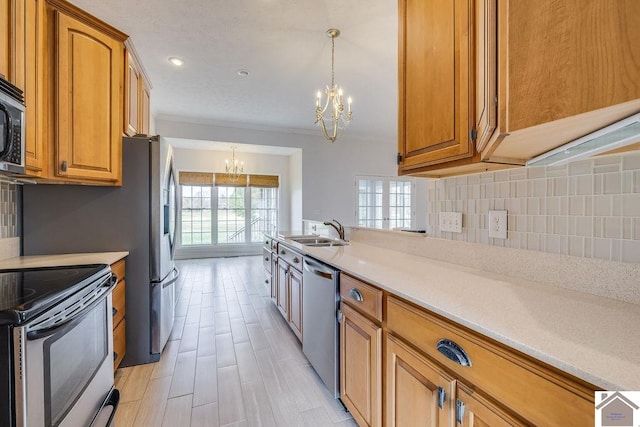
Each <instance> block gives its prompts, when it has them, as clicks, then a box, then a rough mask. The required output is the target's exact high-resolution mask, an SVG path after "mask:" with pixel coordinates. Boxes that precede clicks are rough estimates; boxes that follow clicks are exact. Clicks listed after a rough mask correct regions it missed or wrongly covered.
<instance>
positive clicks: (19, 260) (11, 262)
mask: <svg viewBox="0 0 640 427" xmlns="http://www.w3.org/2000/svg"><path fill="white" fill-rule="evenodd" d="M127 255H129V252H127V251H123V252H94V253H79V254H59V255H29V256H18V257H14V258H9V259H6V260H4V261H0V269H8V268H33V267H54V266H62V265H84V264H113V263H114V262H116V261H118V260H120V259H122V258H124V257H126V256H127Z"/></svg>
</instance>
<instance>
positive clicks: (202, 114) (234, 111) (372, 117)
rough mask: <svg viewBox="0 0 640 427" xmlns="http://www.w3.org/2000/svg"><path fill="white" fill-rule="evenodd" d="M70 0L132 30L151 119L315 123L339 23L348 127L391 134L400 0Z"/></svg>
mask: <svg viewBox="0 0 640 427" xmlns="http://www.w3.org/2000/svg"><path fill="white" fill-rule="evenodd" d="M71 1H72V3H74V4H76V5H78V6H80V7H81V8H83V9H85V10H86V11H88V12H89V13H91V14H93V15H95V16H97V17H98V18H100V19H102V20H104V21H106V22H107V23H109V24H111V25H113V26H115V27H116V28H118V29H120V30H122V31H124V32H125V33H127V34H128V35H129V36H130V37H131V38H132V41H133V43H134V45H135V48H136V50H137V52H138V54H139V56H140V58H141V59H142V62H143V65H144V67H145V69H146V71H147V73H148V75H149V76H150V79H151V83H152V85H153V91H152V112H153V114H154V115H155V116H156V117H157V118H163V117H165V118H186V119H190V120H196V121H205V122H206V121H211V122H232V123H233V124H234V125H236V126H242V125H243V124H246V125H249V126H251V125H253V126H255V125H260V126H269V127H275V128H281V129H296V130H303V131H314V132H316V131H317V132H320V130H319V129H318V128H317V127H316V126H315V125H314V120H315V93H316V92H317V90H318V89H324V86H325V85H327V84H328V83H329V82H330V71H331V62H330V61H331V56H330V55H331V41H330V39H329V38H328V37H327V36H326V34H325V31H326V30H327V29H328V28H331V27H335V28H338V29H340V31H341V32H342V35H341V36H340V37H339V38H338V39H336V47H335V50H336V59H335V61H336V82H337V83H338V84H339V85H340V86H342V87H343V88H344V90H345V93H346V94H347V95H350V96H351V97H352V98H353V121H352V122H351V124H350V125H349V127H348V128H347V130H346V131H345V132H346V133H348V134H350V135H352V136H357V137H367V138H375V139H381V140H390V139H391V140H395V138H396V129H397V123H396V121H397V1H396V0H373V1H371V0H187V1H175V0H136V1H131V0H109V1H104V0H71ZM170 56H178V57H180V58H183V59H184V60H185V61H186V64H185V65H184V66H183V67H181V68H177V67H175V66H173V65H171V64H170V63H169V62H168V61H167V58H168V57H170ZM239 69H245V70H248V71H249V72H250V73H251V74H250V75H249V76H248V77H240V76H238V75H237V73H236V72H237V70H239Z"/></svg>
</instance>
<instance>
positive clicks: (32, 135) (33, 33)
mask: <svg viewBox="0 0 640 427" xmlns="http://www.w3.org/2000/svg"><path fill="white" fill-rule="evenodd" d="M25 13H26V17H27V18H26V19H27V22H30V23H31V25H29V26H28V28H27V31H26V33H25V64H26V74H25V87H24V99H25V104H26V105H27V106H28V107H27V109H26V111H25V115H26V119H25V121H26V129H25V167H26V171H27V174H28V175H33V176H43V175H46V170H45V166H46V159H45V154H46V153H45V149H44V140H45V129H44V126H43V119H44V117H43V115H44V101H43V99H44V98H43V96H44V79H45V76H44V69H45V66H44V33H45V28H44V14H45V1H44V0H26V3H25Z"/></svg>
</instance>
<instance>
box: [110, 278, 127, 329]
mask: <svg viewBox="0 0 640 427" xmlns="http://www.w3.org/2000/svg"><path fill="white" fill-rule="evenodd" d="M125 294H126V291H125V281H124V280H123V281H121V282H118V284H117V285H116V287H115V289H114V290H113V296H112V300H113V327H114V328H115V327H116V326H117V325H118V323H120V321H121V320H122V319H123V318H124V315H125V311H126V310H125Z"/></svg>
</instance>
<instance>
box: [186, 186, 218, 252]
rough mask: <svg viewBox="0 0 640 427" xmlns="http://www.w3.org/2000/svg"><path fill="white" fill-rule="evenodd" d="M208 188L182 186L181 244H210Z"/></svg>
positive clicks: (209, 194) (209, 189) (209, 196)
mask: <svg viewBox="0 0 640 427" xmlns="http://www.w3.org/2000/svg"><path fill="white" fill-rule="evenodd" d="M211 190H212V188H211V187H210V186H204V185H183V186H182V216H181V224H182V240H181V241H182V244H183V245H210V244H211Z"/></svg>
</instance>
